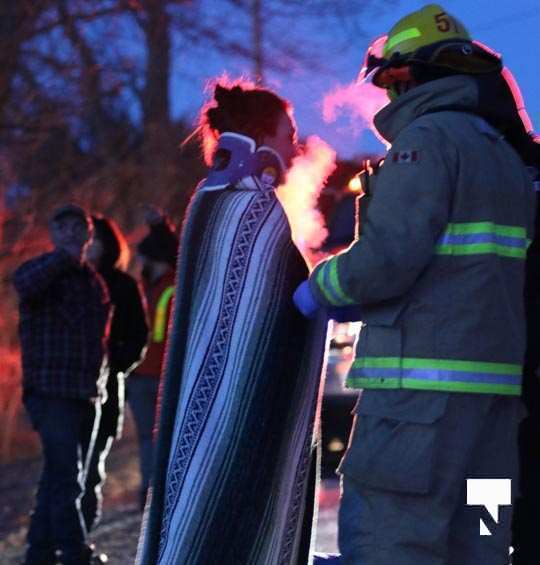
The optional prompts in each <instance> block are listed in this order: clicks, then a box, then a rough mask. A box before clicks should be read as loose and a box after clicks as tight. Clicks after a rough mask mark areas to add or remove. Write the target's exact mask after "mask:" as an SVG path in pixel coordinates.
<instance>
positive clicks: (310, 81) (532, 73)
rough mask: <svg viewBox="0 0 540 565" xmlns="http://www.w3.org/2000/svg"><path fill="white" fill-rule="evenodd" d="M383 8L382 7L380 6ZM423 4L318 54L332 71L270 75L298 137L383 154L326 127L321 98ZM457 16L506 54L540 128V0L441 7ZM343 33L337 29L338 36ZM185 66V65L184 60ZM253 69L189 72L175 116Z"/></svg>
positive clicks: (474, 0)
mask: <svg viewBox="0 0 540 565" xmlns="http://www.w3.org/2000/svg"><path fill="white" fill-rule="evenodd" d="M382 4H384V3H382ZM425 4H426V2H425V1H416V0H401V1H399V2H398V3H397V5H396V6H394V7H393V8H391V9H386V10H384V9H383V10H381V11H382V12H383V13H378V14H376V15H372V16H371V15H370V16H369V17H365V18H363V19H362V20H361V24H362V27H363V29H364V31H365V32H366V34H365V37H363V36H360V37H358V38H357V40H356V41H355V40H354V39H351V45H350V48H349V49H347V50H346V51H345V52H339V53H332V52H330V51H328V52H326V53H323V54H319V55H318V56H320V57H324V59H325V63H326V64H327V66H328V67H329V71H328V72H326V73H324V74H322V75H318V74H317V73H314V72H312V71H310V70H309V69H305V68H304V69H298V68H297V69H295V70H294V71H293V72H292V73H291V75H290V76H288V77H283V76H281V77H280V76H273V75H270V76H269V77H268V83H269V84H270V86H272V87H274V88H275V89H276V90H277V91H278V92H280V93H281V94H283V95H284V96H286V97H287V98H289V99H290V100H291V101H292V103H293V104H294V106H295V114H296V118H297V123H298V127H299V131H300V134H301V135H302V136H307V135H311V134H317V135H319V136H320V137H322V138H323V139H325V140H326V141H328V142H329V143H330V144H331V145H332V146H333V147H334V148H335V149H336V150H337V151H338V155H339V156H340V157H342V158H350V157H352V156H354V155H358V154H360V153H362V152H364V151H367V152H370V151H380V152H383V151H384V150H383V147H382V145H381V144H380V143H379V142H378V141H376V140H375V138H374V137H373V136H372V134H371V133H369V132H364V133H362V134H361V135H360V136H356V137H355V136H354V135H353V133H352V129H350V128H347V127H346V126H347V121H346V119H345V118H343V119H342V120H341V121H338V122H337V123H336V124H333V125H328V124H325V123H324V122H323V120H322V116H321V100H322V97H323V96H324V94H325V92H328V91H330V90H332V89H333V88H334V87H335V86H337V85H339V84H342V85H345V84H347V83H349V82H351V81H352V80H353V79H354V78H355V76H356V74H357V73H358V69H359V65H360V64H361V61H362V59H363V54H364V52H365V50H366V48H367V46H368V45H369V43H370V41H371V39H373V38H375V37H377V36H379V35H382V34H384V33H385V32H387V31H388V30H389V29H390V28H391V27H392V25H393V24H394V23H395V22H396V21H397V20H398V19H399V18H401V17H402V16H404V15H406V14H407V13H409V12H411V11H413V10H416V9H418V8H420V7H421V6H423V5H425ZM441 4H442V6H443V7H444V8H445V9H446V10H447V11H448V12H450V13H452V14H454V15H455V16H457V17H458V18H459V19H460V20H461V21H462V23H463V24H464V25H465V26H466V27H467V28H468V30H469V32H470V33H471V35H472V36H473V37H474V38H475V39H478V40H480V41H482V42H484V43H486V44H488V45H489V46H490V47H492V48H494V49H495V50H496V51H498V52H499V53H501V54H502V55H503V61H504V62H505V64H506V65H507V66H508V67H509V68H510V69H511V71H512V72H513V73H514V75H515V77H516V79H517V81H518V84H519V85H520V87H521V90H522V93H523V95H524V98H525V103H526V106H527V109H528V112H529V115H530V117H531V119H532V121H533V124H534V125H535V126H536V128H537V129H539V128H540V96H539V90H540V88H539V87H540V57H539V51H540V45H539V44H538V43H539V41H538V37H539V36H540V3H539V2H538V0H515V1H508V0H504V1H502V0H446V1H445V2H442V3H441ZM338 32H339V30H336V31H333V33H338ZM180 64H182V61H180ZM246 70H249V69H248V68H247V67H246V66H245V65H244V66H243V65H242V64H241V63H239V62H238V61H234V60H231V59H220V58H219V57H213V58H212V59H210V60H208V61H207V63H206V64H205V65H198V66H197V68H194V69H192V70H191V76H190V79H189V84H185V81H184V84H181V88H180V91H181V92H183V95H182V97H178V96H177V97H174V96H173V100H172V104H173V109H174V113H175V114H177V115H184V116H188V117H194V116H195V113H196V110H197V108H198V107H199V106H200V104H201V103H202V101H203V97H202V96H201V94H202V88H203V85H204V84H205V81H206V80H207V79H208V78H210V77H212V76H216V75H219V74H221V73H222V72H228V73H229V74H230V75H231V76H237V75H238V74H240V73H241V72H243V71H244V72H245V71H246Z"/></svg>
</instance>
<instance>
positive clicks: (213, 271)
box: [138, 177, 326, 565]
mask: <svg viewBox="0 0 540 565" xmlns="http://www.w3.org/2000/svg"><path fill="white" fill-rule="evenodd" d="M180 249H181V252H180V260H179V272H178V279H177V285H178V288H177V293H176V299H175V301H176V303H175V307H174V315H173V327H172V334H171V338H170V340H169V345H168V354H167V362H166V370H165V380H164V384H163V387H162V392H161V401H160V419H159V434H158V445H157V458H156V469H155V475H154V482H153V487H152V489H151V503H150V504H149V508H147V511H146V515H145V520H144V522H145V524H144V526H143V531H142V534H141V540H140V547H139V555H138V562H139V563H140V564H142V565H155V564H157V563H159V564H160V565H174V564H178V565H180V564H181V565H188V564H198V565H213V564H222V565H228V564H231V565H234V564H238V565H248V564H249V565H281V564H283V565H285V564H297V563H298V564H305V563H308V561H309V551H310V544H311V542H312V523H313V517H314V515H315V514H316V512H315V506H314V499H315V486H314V485H315V475H316V463H315V458H314V453H315V450H314V445H315V440H316V433H314V430H315V428H316V426H315V421H316V412H317V411H318V406H319V405H320V402H319V400H320V399H319V388H320V375H321V373H322V364H323V354H324V349H325V339H326V322H325V320H322V319H321V320H317V321H315V322H307V321H306V320H305V319H304V318H303V317H302V316H301V315H300V314H299V313H298V312H297V311H296V310H295V308H294V305H293V302H292V294H293V291H294V289H295V288H296V286H297V285H298V284H299V283H300V282H301V281H302V280H303V279H305V278H306V277H307V274H308V271H307V268H306V265H305V263H304V261H303V259H302V258H301V256H300V253H299V252H298V250H297V249H296V248H295V246H294V245H293V243H292V241H291V234H290V229H289V225H288V222H287V218H286V216H285V214H284V212H283V208H282V207H281V205H280V203H279V202H278V200H277V199H276V196H275V194H274V191H273V190H269V189H268V187H265V186H264V185H261V184H260V182H259V181H258V180H257V179H255V178H254V177H247V178H245V179H243V180H242V181H240V182H239V183H238V184H237V185H235V186H229V187H227V188H225V189H223V188H219V189H213V188H212V187H205V186H204V185H203V186H202V187H201V188H200V189H199V190H198V191H197V192H196V194H195V197H194V198H193V200H192V203H191V205H190V209H189V210H188V215H187V219H186V222H185V225H184V228H183V233H182V238H181V243H180Z"/></svg>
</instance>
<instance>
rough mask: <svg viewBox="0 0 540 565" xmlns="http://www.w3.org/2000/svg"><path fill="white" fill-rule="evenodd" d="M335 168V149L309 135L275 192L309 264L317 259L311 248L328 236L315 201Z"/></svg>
mask: <svg viewBox="0 0 540 565" xmlns="http://www.w3.org/2000/svg"><path fill="white" fill-rule="evenodd" d="M335 168H336V152H335V151H334V150H333V149H332V148H331V147H330V146H329V145H328V144H326V143H325V142H324V141H323V140H322V139H320V138H319V137H317V136H310V137H308V139H307V141H306V145H305V149H304V152H303V154H302V155H299V156H298V157H296V158H295V159H294V161H293V166H292V168H291V169H290V171H289V172H288V173H287V178H286V180H285V184H283V185H281V186H279V187H278V189H277V192H276V194H277V197H278V198H279V200H280V202H281V204H282V206H283V208H284V209H285V213H286V214H287V217H288V219H289V224H290V226H291V231H292V237H293V240H294V242H295V244H296V246H297V247H298V249H299V250H300V252H301V253H302V255H303V256H304V258H305V259H306V261H307V263H308V265H309V266H310V267H312V266H313V265H314V263H315V262H316V260H317V259H319V258H320V257H319V255H318V254H317V253H315V252H313V251H312V250H313V249H317V248H318V247H320V246H321V245H322V243H323V242H324V240H325V238H326V236H327V235H328V230H327V228H326V225H325V222H324V218H323V216H322V214H321V212H320V211H319V210H318V209H317V200H318V198H319V194H320V193H321V190H322V189H323V187H324V184H325V182H326V179H327V178H328V177H329V176H330V174H331V173H332V172H333V171H334V169H335Z"/></svg>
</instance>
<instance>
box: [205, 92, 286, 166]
mask: <svg viewBox="0 0 540 565" xmlns="http://www.w3.org/2000/svg"><path fill="white" fill-rule="evenodd" d="M291 112H292V107H291V105H290V103H289V102H288V101H287V100H285V99H284V98H281V97H280V96H278V95H277V94H275V93H274V92H272V91H271V90H268V89H266V88H259V87H255V86H248V85H247V84H245V83H244V84H235V85H234V86H231V87H227V86H224V85H223V84H220V83H217V84H216V86H215V88H214V96H213V100H211V101H210V102H209V103H208V104H206V105H205V106H204V107H203V108H202V110H201V114H200V118H199V127H200V132H201V138H202V144H203V150H204V154H205V159H206V161H207V163H209V162H210V160H211V156H212V154H213V149H214V147H215V145H216V141H217V139H218V137H219V135H220V134H222V133H223V132H226V131H230V132H234V133H239V134H242V135H246V136H248V137H251V138H252V139H254V140H255V141H256V142H257V143H260V141H261V139H262V138H263V137H265V136H267V135H275V133H276V129H277V125H278V122H279V118H280V116H281V115H282V114H283V113H287V114H289V115H290V114H291Z"/></svg>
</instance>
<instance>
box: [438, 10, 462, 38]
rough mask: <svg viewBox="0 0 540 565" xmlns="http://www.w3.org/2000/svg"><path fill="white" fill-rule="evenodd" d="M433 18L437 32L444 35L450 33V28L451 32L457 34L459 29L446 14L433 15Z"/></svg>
mask: <svg viewBox="0 0 540 565" xmlns="http://www.w3.org/2000/svg"><path fill="white" fill-rule="evenodd" d="M433 17H434V19H435V23H436V24H437V29H438V30H439V31H442V32H443V33H446V32H448V31H450V29H451V28H453V30H454V31H455V32H456V33H459V28H458V25H457V23H456V21H455V20H454V19H453V18H451V17H450V16H449V15H448V14H447V13H446V12H441V13H440V14H435V15H434V16H433Z"/></svg>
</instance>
